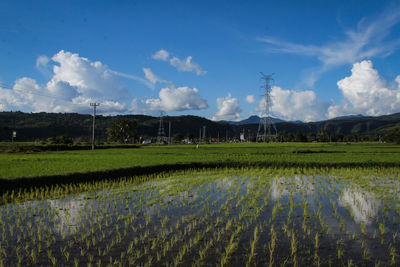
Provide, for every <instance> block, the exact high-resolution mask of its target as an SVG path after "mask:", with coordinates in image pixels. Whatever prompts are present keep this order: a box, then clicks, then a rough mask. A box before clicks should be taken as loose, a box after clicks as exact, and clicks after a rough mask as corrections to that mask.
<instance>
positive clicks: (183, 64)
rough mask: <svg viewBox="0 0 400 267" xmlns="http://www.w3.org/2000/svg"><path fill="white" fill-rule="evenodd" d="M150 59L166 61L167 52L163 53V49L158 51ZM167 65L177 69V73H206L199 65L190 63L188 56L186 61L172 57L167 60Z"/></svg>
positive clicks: (190, 58) (190, 57) (190, 59)
mask: <svg viewBox="0 0 400 267" xmlns="http://www.w3.org/2000/svg"><path fill="white" fill-rule="evenodd" d="M151 57H152V58H153V59H156V60H161V61H168V59H169V52H167V51H165V50H164V49H160V50H158V51H157V52H156V53H155V54H154V55H152V56H151ZM169 63H170V64H171V66H174V67H175V68H177V69H178V71H187V72H194V73H196V74H197V75H205V74H206V73H207V71H205V70H203V69H202V68H201V66H200V65H199V64H197V63H194V62H192V56H188V57H187V58H186V59H179V58H178V57H173V58H171V59H169Z"/></svg>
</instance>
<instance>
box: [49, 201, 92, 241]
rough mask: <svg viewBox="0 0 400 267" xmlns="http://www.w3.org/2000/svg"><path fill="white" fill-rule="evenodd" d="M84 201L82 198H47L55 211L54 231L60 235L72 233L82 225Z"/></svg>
mask: <svg viewBox="0 0 400 267" xmlns="http://www.w3.org/2000/svg"><path fill="white" fill-rule="evenodd" d="M84 201H85V200H83V199H81V198H67V199H55V200H47V202H48V203H49V205H50V207H51V208H52V210H53V211H54V215H55V218H54V231H55V232H56V233H58V234H60V235H71V234H73V233H74V232H75V231H78V230H79V229H80V227H81V224H82V221H81V217H82V212H83V210H84Z"/></svg>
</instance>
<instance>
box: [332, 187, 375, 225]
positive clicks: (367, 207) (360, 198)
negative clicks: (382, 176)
mask: <svg viewBox="0 0 400 267" xmlns="http://www.w3.org/2000/svg"><path fill="white" fill-rule="evenodd" d="M338 202H339V204H340V205H341V206H342V207H346V206H349V207H350V208H351V210H352V213H353V215H354V220H355V222H357V223H361V222H363V223H365V224H371V223H372V222H373V221H374V218H375V217H376V215H377V214H378V211H379V208H380V207H381V205H382V201H380V200H378V199H376V198H375V197H374V195H373V194H372V193H370V192H368V191H366V190H362V189H360V188H357V187H356V186H353V187H352V188H345V189H343V191H342V195H341V196H340V197H339V200H338Z"/></svg>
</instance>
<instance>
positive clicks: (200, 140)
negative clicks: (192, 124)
mask: <svg viewBox="0 0 400 267" xmlns="http://www.w3.org/2000/svg"><path fill="white" fill-rule="evenodd" d="M199 143H200V144H201V127H200V133H199Z"/></svg>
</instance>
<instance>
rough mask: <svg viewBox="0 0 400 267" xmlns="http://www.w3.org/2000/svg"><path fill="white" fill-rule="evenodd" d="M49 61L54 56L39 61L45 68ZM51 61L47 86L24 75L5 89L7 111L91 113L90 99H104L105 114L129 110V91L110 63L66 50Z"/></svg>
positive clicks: (3, 90) (101, 110) (99, 100)
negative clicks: (11, 86) (109, 65)
mask: <svg viewBox="0 0 400 267" xmlns="http://www.w3.org/2000/svg"><path fill="white" fill-rule="evenodd" d="M49 62H50V59H48V58H47V57H45V56H40V57H39V58H38V59H37V62H36V64H37V66H38V67H41V66H47V65H48V64H49ZM51 62H52V63H53V64H54V66H53V72H52V77H51V79H50V80H49V81H48V82H47V83H46V84H45V85H38V84H37V82H36V81H35V80H33V79H31V78H28V77H23V78H20V79H18V80H16V81H15V84H14V86H13V88H12V89H11V90H7V89H4V88H3V89H1V96H0V102H1V104H2V108H3V110H4V109H8V110H11V109H14V110H15V109H20V110H25V111H34V112H38V111H47V112H90V110H91V108H90V106H89V103H90V102H102V105H101V106H102V108H101V109H99V111H100V112H102V113H108V114H114V113H121V112H125V111H126V107H125V101H126V97H127V96H128V95H129V94H128V92H127V90H126V88H125V86H124V84H122V83H121V82H120V81H119V80H118V78H117V76H116V75H115V74H114V73H113V71H111V70H110V69H109V68H108V67H107V66H106V65H104V64H102V63H101V62H99V61H94V62H92V61H90V60H89V59H87V58H84V57H81V56H79V55H78V54H74V53H70V52H66V51H64V50H61V51H59V52H58V53H57V54H55V55H54V56H53V57H52V58H51Z"/></svg>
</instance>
